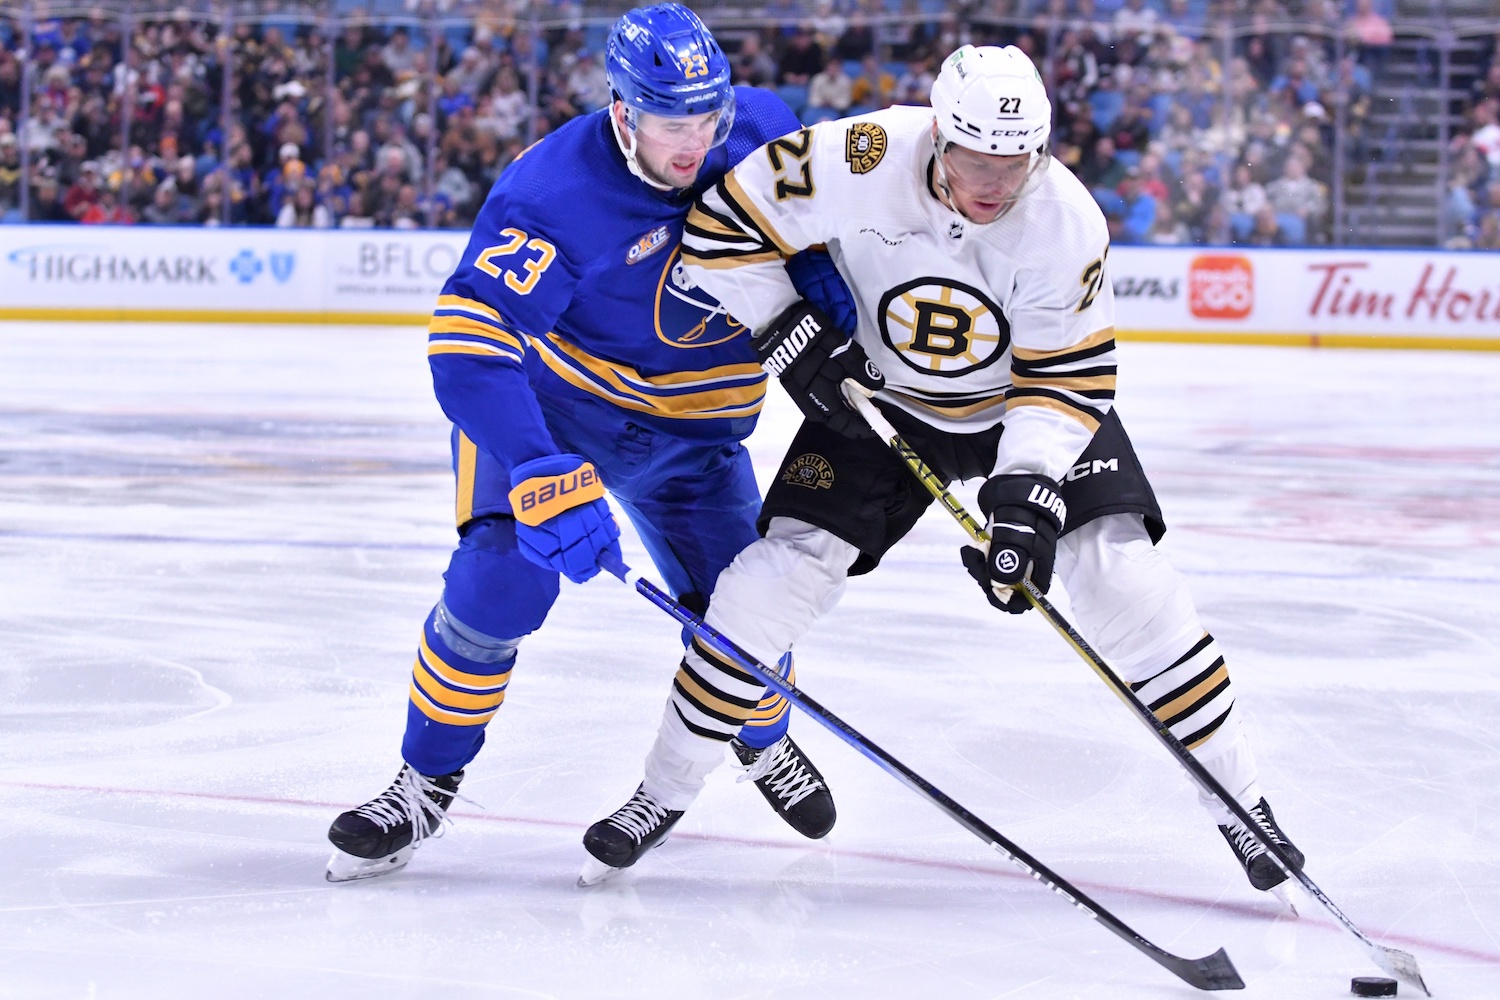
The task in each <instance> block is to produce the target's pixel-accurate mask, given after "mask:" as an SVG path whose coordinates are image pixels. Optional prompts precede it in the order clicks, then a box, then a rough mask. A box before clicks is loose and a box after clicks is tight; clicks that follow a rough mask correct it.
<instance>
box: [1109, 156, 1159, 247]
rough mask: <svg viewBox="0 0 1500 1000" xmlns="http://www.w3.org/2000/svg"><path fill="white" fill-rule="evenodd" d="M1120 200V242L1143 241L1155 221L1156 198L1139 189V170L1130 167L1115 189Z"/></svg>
mask: <svg viewBox="0 0 1500 1000" xmlns="http://www.w3.org/2000/svg"><path fill="white" fill-rule="evenodd" d="M1117 193H1118V194H1119V196H1120V201H1121V202H1122V209H1121V212H1120V240H1119V242H1121V243H1144V242H1146V237H1147V234H1149V233H1150V232H1151V230H1152V227H1153V226H1154V225H1155V223H1156V209H1157V205H1156V199H1155V198H1153V197H1151V196H1150V195H1149V194H1146V193H1145V192H1143V191H1142V190H1141V185H1140V171H1139V170H1137V169H1136V168H1135V167H1131V168H1130V170H1128V171H1126V173H1125V179H1124V180H1122V181H1120V186H1119V188H1118V190H1117Z"/></svg>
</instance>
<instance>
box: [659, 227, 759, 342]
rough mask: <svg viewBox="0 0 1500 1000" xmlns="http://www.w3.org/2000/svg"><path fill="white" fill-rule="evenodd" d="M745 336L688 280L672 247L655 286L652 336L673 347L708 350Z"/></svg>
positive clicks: (743, 329)
mask: <svg viewBox="0 0 1500 1000" xmlns="http://www.w3.org/2000/svg"><path fill="white" fill-rule="evenodd" d="M745 332H746V327H745V324H743V323H741V322H740V321H739V320H737V319H735V318H734V317H733V316H731V315H729V310H727V309H725V308H724V307H723V306H722V305H720V304H719V300H718V299H716V298H714V297H713V296H712V295H710V294H708V293H707V292H705V291H704V290H703V289H701V288H699V287H697V286H696V285H694V284H693V283H692V280H691V279H689V278H688V274H687V268H686V267H684V266H683V263H682V249H681V248H680V247H674V248H673V249H672V252H671V253H670V254H668V255H667V260H666V263H665V264H664V265H663V266H662V270H661V278H660V279H659V280H658V281H657V283H656V336H657V337H659V338H660V339H661V340H663V341H665V342H666V343H668V344H671V345H672V346H673V347H712V346H713V345H715V344H722V343H724V342H725V341H726V340H733V339H734V338H735V337H738V336H739V335H740V334H742V333H745Z"/></svg>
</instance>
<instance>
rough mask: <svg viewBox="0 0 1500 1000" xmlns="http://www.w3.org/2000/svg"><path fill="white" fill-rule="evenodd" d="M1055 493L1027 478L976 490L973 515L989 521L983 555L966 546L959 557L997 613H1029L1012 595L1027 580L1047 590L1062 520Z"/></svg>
mask: <svg viewBox="0 0 1500 1000" xmlns="http://www.w3.org/2000/svg"><path fill="white" fill-rule="evenodd" d="M1059 488H1060V487H1059V486H1058V484H1057V482H1056V481H1055V480H1052V479H1048V478H1047V477H1046V476H1034V475H1031V474H1029V473H1011V474H1009V475H1003V476H991V477H990V479H989V481H988V482H986V483H985V484H984V485H983V486H981V487H980V488H979V509H980V510H982V511H984V512H985V513H986V514H988V515H989V518H990V523H989V534H990V547H989V551H988V552H985V551H982V550H980V549H976V548H974V547H973V546H972V545H966V546H964V547H963V548H962V549H960V550H959V555H960V557H961V558H962V559H963V563H964V569H966V570H968V571H969V575H970V576H972V577H973V578H974V579H975V581H976V582H977V583H978V584H979V586H980V587H981V588H982V589H983V590H984V596H985V598H986V599H988V600H989V602H990V603H991V604H993V605H994V606H995V607H997V608H999V609H1000V610H1001V611H1007V612H1009V613H1011V614H1013V615H1018V614H1020V613H1021V612H1023V611H1026V610H1029V609H1030V607H1031V602H1030V601H1028V600H1027V599H1026V595H1025V594H1022V593H1020V592H1019V589H1018V588H1019V586H1020V583H1021V581H1022V580H1025V579H1028V578H1029V579H1030V580H1031V582H1032V583H1034V584H1036V589H1037V590H1040V591H1041V592H1042V593H1044V594H1045V593H1046V592H1047V588H1049V587H1051V586H1052V563H1053V561H1054V559H1056V557H1057V535H1058V533H1059V532H1060V531H1062V526H1063V522H1064V521H1066V520H1067V517H1068V507H1067V505H1066V504H1065V503H1063V499H1062V497H1061V496H1060V495H1059V493H1058V490H1059Z"/></svg>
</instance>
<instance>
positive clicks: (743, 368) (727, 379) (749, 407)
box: [527, 334, 766, 420]
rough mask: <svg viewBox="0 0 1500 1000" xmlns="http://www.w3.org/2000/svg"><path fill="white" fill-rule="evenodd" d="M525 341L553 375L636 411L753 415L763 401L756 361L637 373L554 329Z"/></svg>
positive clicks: (687, 416)
mask: <svg viewBox="0 0 1500 1000" xmlns="http://www.w3.org/2000/svg"><path fill="white" fill-rule="evenodd" d="M527 340H528V343H529V344H530V345H531V347H532V348H533V349H534V350H535V351H536V353H537V356H538V357H539V358H541V360H542V362H543V363H544V364H546V366H547V367H548V368H549V369H551V370H552V372H553V373H554V374H556V375H557V377H558V378H561V379H562V380H563V381H565V382H567V383H568V384H569V385H573V386H576V387H577V388H579V389H582V390H583V391H585V392H588V393H591V394H592V395H595V396H598V397H600V398H602V399H607V400H609V401H610V402H611V403H614V404H615V405H616V406H619V407H622V408H624V409H627V410H634V411H636V412H637V413H650V414H654V415H655V416H659V417H669V418H673V419H680V420H716V419H719V418H723V417H748V416H753V415H754V414H756V413H759V412H760V409H761V406H762V405H763V404H764V402H765V395H766V375H765V372H763V371H762V370H761V368H760V366H759V365H756V364H740V365H721V366H719V367H717V368H709V369H706V370H704V371H696V372H668V373H666V374H663V375H642V374H641V373H640V372H638V371H636V370H635V369H634V368H631V367H630V366H629V365H622V364H617V363H615V362H612V361H606V360H605V359H603V358H599V357H595V356H594V355H592V354H590V353H588V352H587V351H585V350H583V349H582V348H581V347H578V346H577V345H575V344H569V343H568V342H567V341H565V340H563V339H562V338H561V337H559V336H557V335H556V334H548V335H547V336H546V337H529V338H527Z"/></svg>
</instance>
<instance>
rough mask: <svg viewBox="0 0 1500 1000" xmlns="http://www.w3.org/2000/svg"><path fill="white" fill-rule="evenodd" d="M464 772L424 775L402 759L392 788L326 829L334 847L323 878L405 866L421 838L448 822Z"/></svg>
mask: <svg viewBox="0 0 1500 1000" xmlns="http://www.w3.org/2000/svg"><path fill="white" fill-rule="evenodd" d="M463 777H464V773H463V772H462V771H456V772H454V773H453V774H444V775H440V776H438V777H428V776H427V775H425V774H419V773H418V772H417V771H415V770H414V769H413V768H412V767H411V765H410V764H403V765H402V766H401V772H400V773H399V774H397V775H396V780H395V781H393V782H391V787H389V788H387V789H386V790H385V791H383V792H381V793H380V794H379V795H377V796H376V797H375V798H373V799H371V800H370V801H369V802H366V803H365V804H364V805H362V806H360V807H359V808H357V809H351V810H349V811H348V812H346V813H342V814H341V815H340V816H339V818H338V819H336V820H334V821H333V825H332V826H330V827H329V828H328V839H329V841H331V842H332V844H333V846H334V852H333V857H331V858H329V859H328V871H327V872H326V873H325V876H324V877H325V878H327V879H328V881H330V882H351V881H353V880H355V879H362V878H374V877H375V876H377V875H389V874H390V873H391V872H398V871H400V870H401V869H403V868H405V867H406V864H407V862H409V861H410V860H411V857H412V855H413V854H414V853H416V850H417V848H418V847H419V846H420V845H421V843H422V841H423V840H425V839H427V838H428V837H432V836H440V835H441V831H442V825H443V824H444V823H445V822H450V821H449V820H448V807H449V806H450V805H452V803H453V799H454V797H455V796H456V795H457V794H458V783H459V782H460V781H462V780H463Z"/></svg>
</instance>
